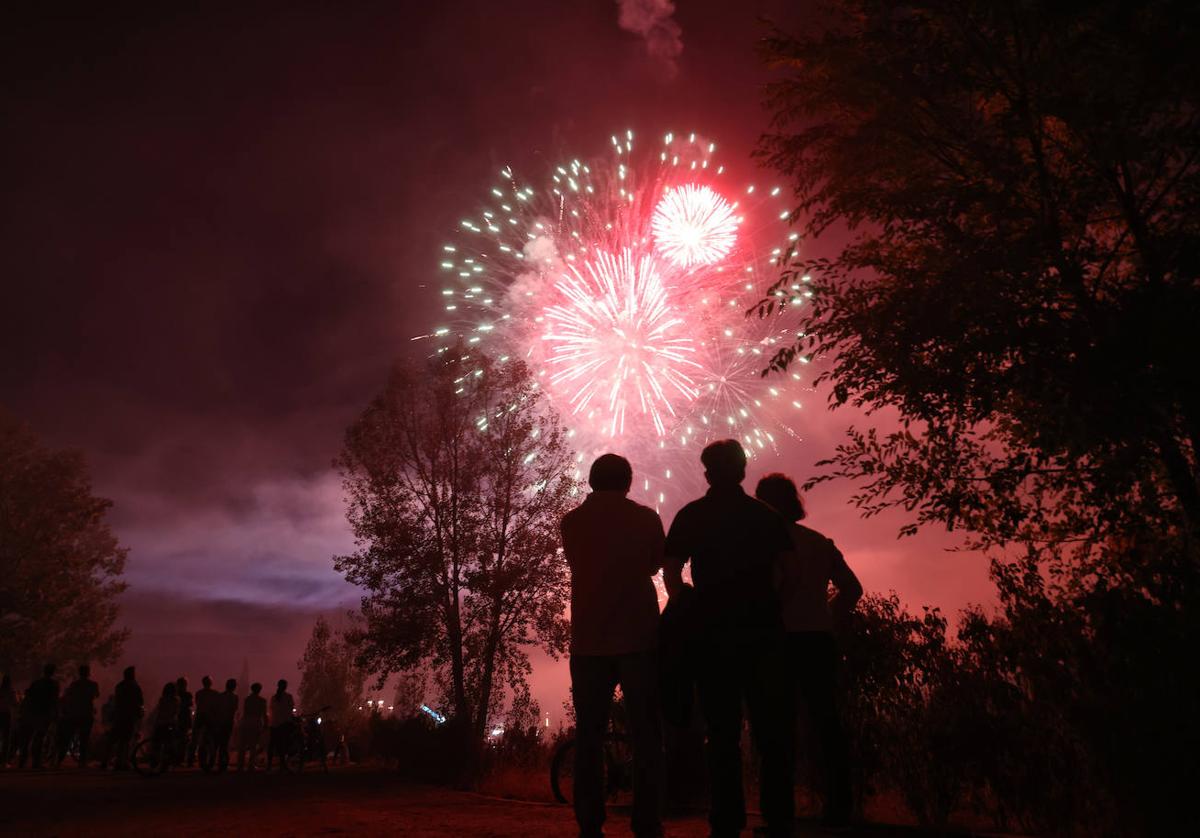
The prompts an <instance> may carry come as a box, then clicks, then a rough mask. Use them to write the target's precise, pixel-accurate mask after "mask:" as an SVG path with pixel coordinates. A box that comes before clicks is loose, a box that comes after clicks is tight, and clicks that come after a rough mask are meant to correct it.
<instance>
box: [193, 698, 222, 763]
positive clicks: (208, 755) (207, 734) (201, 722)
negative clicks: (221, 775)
mask: <svg viewBox="0 0 1200 838" xmlns="http://www.w3.org/2000/svg"><path fill="white" fill-rule="evenodd" d="M217 697H218V693H217V691H216V690H214V689H213V688H212V678H209V677H208V676H207V675H205V676H204V677H203V678H201V679H200V689H198V690H196V715H195V717H194V718H193V719H192V738H191V742H190V743H189V745H188V753H187V764H188V767H189V768H190V767H191V766H192V764H193V763H194V762H195V759H196V752H197V751H199V752H200V762H201V764H202V765H204V766H206V770H207V767H211V765H212V759H213V757H214V756H215V753H214V750H215V749H214V748H213V742H214V732H215V731H214V730H213V719H214V718H215V717H216V713H217Z"/></svg>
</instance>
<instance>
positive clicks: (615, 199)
mask: <svg viewBox="0 0 1200 838" xmlns="http://www.w3.org/2000/svg"><path fill="white" fill-rule="evenodd" d="M612 145H613V149H612V151H613V154H612V156H611V157H608V158H603V159H598V160H579V159H574V160H569V161H566V162H564V163H563V164H561V165H559V166H557V167H555V168H554V169H553V170H552V171H551V172H550V176H549V179H548V181H547V183H546V184H545V185H544V186H543V187H541V188H535V187H534V186H531V185H529V184H527V183H525V182H522V181H521V180H519V179H518V178H517V176H516V175H515V174H514V172H513V171H512V170H511V169H504V170H503V171H501V173H500V177H501V180H500V182H499V183H498V184H497V185H496V186H495V187H494V188H493V189H492V190H491V194H492V200H491V201H489V203H488V205H487V206H485V207H483V208H481V209H480V210H479V211H477V212H476V213H474V214H473V215H471V216H468V217H465V218H463V219H462V221H461V222H460V225H459V233H458V235H457V236H455V237H454V239H452V241H451V242H449V243H447V244H446V245H445V246H444V248H443V252H442V259H441V269H442V271H443V273H444V274H445V275H446V279H447V281H446V282H445V284H444V285H443V287H442V290H441V294H442V297H443V305H444V317H445V320H444V325H441V326H439V327H437V328H436V329H435V330H434V331H433V332H432V333H431V334H430V335H429V336H428V337H432V338H435V339H436V340H437V341H438V343H439V351H445V349H446V348H447V347H448V346H449V345H450V344H451V342H452V341H454V340H460V339H461V340H465V341H466V342H467V343H468V344H475V345H481V346H486V347H489V348H490V349H491V351H493V352H494V353H495V354H497V355H499V356H501V357H507V356H514V357H520V358H523V359H525V360H526V361H527V362H528V363H529V364H530V366H531V368H532V369H533V370H534V372H535V374H536V375H537V376H538V377H539V380H540V381H541V382H542V386H543V388H544V390H545V392H546V394H547V396H548V399H549V401H550V403H551V404H552V405H553V406H554V407H555V408H557V409H558V411H559V412H560V413H561V414H562V415H563V416H564V418H565V421H566V423H567V425H568V427H569V428H570V433H571V435H572V439H573V441H574V443H575V445H576V449H577V450H578V451H579V455H578V456H579V462H580V464H581V466H582V465H583V463H584V462H585V461H586V460H587V459H588V458H589V457H591V456H593V455H595V454H596V453H599V452H601V451H604V450H612V449H615V450H619V451H621V452H622V453H625V454H626V455H627V456H629V457H630V459H631V460H633V462H634V464H635V467H637V468H638V470H639V473H640V474H641V475H642V480H641V481H640V482H641V486H640V488H641V490H642V491H641V492H640V493H639V494H641V496H642V497H643V498H644V499H645V500H648V501H650V502H652V503H655V504H662V503H664V502H666V498H667V495H668V493H670V492H671V489H670V486H671V485H673V484H675V483H678V482H679V475H680V474H681V473H685V472H686V473H690V472H694V471H696V469H695V468H694V462H695V457H696V454H697V450H698V447H699V445H702V444H703V443H705V442H707V441H710V440H711V439H715V438H720V437H735V438H737V439H739V440H741V441H742V443H743V445H744V446H745V447H746V448H747V450H748V452H750V453H751V455H755V454H766V453H769V452H771V451H774V450H775V449H776V446H777V443H779V442H780V441H781V437H782V436H789V435H790V436H795V431H794V430H793V428H792V421H793V418H794V416H795V415H796V410H797V409H798V408H799V406H800V401H799V395H798V392H797V391H798V390H799V387H800V384H799V375H798V373H790V374H789V377H783V378H772V379H770V380H764V379H763V378H762V377H761V375H760V373H761V371H762V368H763V367H764V366H765V364H766V361H767V359H769V357H770V356H771V354H773V352H774V351H775V349H776V348H777V347H778V346H780V345H784V344H786V343H788V342H790V341H791V340H792V339H793V338H794V336H795V332H794V328H795V327H794V325H793V324H792V323H791V318H790V317H788V313H789V311H790V309H791V308H794V307H795V306H797V305H803V304H804V303H805V301H806V297H807V288H806V287H805V286H803V285H798V286H796V287H794V288H793V289H791V290H790V291H789V292H788V293H787V294H786V295H781V297H780V299H779V301H778V305H777V306H776V308H775V311H774V312H773V313H772V314H771V315H770V316H768V317H766V318H762V319H759V318H747V317H745V314H744V313H745V311H746V310H747V309H748V308H750V307H751V306H752V305H754V304H755V303H756V302H757V300H758V299H759V297H760V293H761V290H762V288H763V287H764V286H766V285H768V284H769V283H770V281H771V280H772V279H773V277H774V276H775V275H776V273H775V269H776V267H777V265H778V263H779V262H780V260H781V259H786V258H788V257H789V256H790V255H791V254H792V253H794V251H795V247H796V244H797V240H798V236H797V235H796V234H795V233H789V231H788V230H787V227H786V224H785V222H784V220H783V219H784V218H786V216H787V214H788V213H787V207H786V206H784V204H783V201H782V199H781V198H780V197H779V194H780V190H779V189H778V188H765V189H762V188H757V187H756V186H754V185H744V186H741V187H738V186H735V185H733V184H732V183H730V182H729V175H727V174H726V173H725V168H724V167H723V166H721V165H718V164H717V163H716V162H715V160H714V156H713V155H714V151H715V146H714V145H713V144H712V143H710V142H707V141H705V140H702V139H698V138H697V137H696V135H694V134H693V135H690V136H686V137H685V136H676V135H674V134H667V135H666V136H665V137H664V138H663V143H662V146H661V147H659V148H657V149H654V148H653V147H651V148H649V149H645V150H638V149H636V148H635V145H634V142H633V134H632V132H626V134H624V135H621V136H614V137H613V138H612ZM684 462H686V463H687V464H688V468H686V469H681V468H680V466H681V465H683V464H684ZM673 475H674V476H673ZM680 488H682V487H680ZM694 488H695V486H693V485H688V486H687V489H688V490H692V489H694Z"/></svg>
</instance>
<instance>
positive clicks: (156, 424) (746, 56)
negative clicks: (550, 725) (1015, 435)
mask: <svg viewBox="0 0 1200 838" xmlns="http://www.w3.org/2000/svg"><path fill="white" fill-rule="evenodd" d="M159 5H160V6H162V7H163V8H160V9H157V10H151V11H149V12H147V13H139V15H138V16H131V15H128V14H123V13H120V12H118V11H115V10H114V8H113V7H110V6H104V7H101V8H97V9H96V10H95V11H94V12H92V14H94V15H95V16H94V17H78V16H63V17H55V18H51V17H41V18H38V19H24V20H18V19H14V18H12V17H10V15H11V14H12V13H11V12H6V13H5V19H4V20H3V22H2V23H0V39H2V41H3V49H2V50H0V62H2V66H3V73H4V82H3V85H2V89H0V96H2V97H3V109H4V120H3V121H4V126H5V127H4V130H3V132H0V142H2V143H3V145H4V148H3V157H2V161H0V166H2V167H3V190H4V201H3V207H2V209H0V213H2V215H0V266H2V267H0V277H2V281H3V300H2V302H0V353H2V355H3V358H4V362H3V364H2V365H0V404H3V405H4V406H6V407H7V408H8V409H9V410H11V411H13V412H14V413H16V415H17V416H19V417H21V418H23V419H25V420H27V421H28V422H30V423H31V424H32V425H33V427H34V428H35V430H36V431H37V432H38V433H40V434H41V435H42V436H43V437H44V438H45V439H46V440H48V441H49V442H51V443H52V444H54V445H58V446H70V447H76V448H80V449H82V450H83V451H85V452H86V454H87V456H88V459H89V462H90V464H91V467H92V470H93V475H94V478H95V484H96V488H97V491H98V492H99V493H100V494H102V495H104V496H106V497H110V498H112V499H113V500H114V502H115V504H116V506H115V509H114V513H113V516H112V523H113V525H114V528H115V529H116V531H117V533H118V534H119V536H120V537H121V539H122V541H123V543H124V544H125V545H127V546H128V547H130V548H131V556H130V561H129V564H128V568H127V579H128V581H129V583H130V590H129V592H128V594H127V595H126V597H125V612H124V618H123V619H124V622H125V623H126V624H127V625H128V626H130V628H132V629H133V631H134V635H133V637H132V639H131V641H130V643H129V644H128V647H127V653H126V655H125V658H126V659H127V660H128V661H129V662H135V663H138V664H139V666H140V668H141V669H142V670H143V672H144V675H145V678H146V679H147V680H151V681H153V680H156V679H157V680H159V681H161V680H166V678H168V677H173V676H174V675H176V674H179V673H181V672H185V673H187V674H188V675H189V677H191V678H192V679H193V680H198V678H199V676H200V675H201V674H204V673H205V672H208V673H209V674H212V675H213V676H214V677H215V678H225V677H228V676H237V675H238V674H239V673H240V671H241V668H242V662H243V659H246V660H247V661H248V664H249V668H250V674H251V675H252V676H253V677H254V678H255V679H257V680H262V681H264V682H267V681H273V680H274V679H275V678H276V677H279V676H280V675H283V676H286V677H295V661H296V658H297V657H298V656H299V654H300V651H301V649H302V648H303V645H304V642H305V640H306V639H307V633H308V629H309V627H310V625H311V621H312V619H313V616H314V615H315V614H316V613H317V612H326V613H335V614H336V613H342V612H344V611H345V610H346V609H347V608H350V607H353V605H354V604H355V603H356V602H357V597H358V594H357V592H356V591H355V590H354V589H353V588H351V587H350V586H348V585H347V584H346V583H345V582H344V581H342V580H341V579H340V578H339V577H338V576H337V575H336V574H335V573H334V571H333V569H332V563H331V556H333V555H334V554H336V553H339V552H343V551H346V550H348V549H350V547H351V539H350V536H349V534H348V531H347V528H346V525H345V522H344V517H343V506H342V503H341V490H340V486H339V483H338V478H337V476H336V474H334V473H333V472H332V470H331V468H330V461H331V459H332V458H333V457H334V456H335V454H336V453H337V450H338V448H339V445H340V439H341V434H342V431H343V429H344V428H345V426H346V425H347V423H348V422H349V421H350V420H351V419H352V418H353V417H354V416H355V414H356V413H357V412H358V411H359V410H361V409H362V407H363V406H364V405H365V404H366V402H367V400H368V399H369V398H370V397H371V396H372V395H373V393H374V392H375V391H376V390H377V388H378V387H379V386H380V385H381V383H382V380H383V377H384V375H385V373H386V370H387V367H388V364H389V362H390V361H391V360H392V359H394V358H396V357H398V356H401V355H404V354H406V353H414V354H415V353H419V352H420V351H421V344H419V343H415V344H414V343H412V342H411V341H410V338H411V337H412V336H414V335H417V334H421V333H423V332H426V331H428V329H429V326H430V325H431V323H432V322H433V320H434V318H435V317H436V307H437V305H438V303H439V300H438V298H437V294H436V292H435V290H433V287H432V286H428V285H427V283H430V282H435V281H436V279H435V269H436V264H437V257H438V247H439V245H440V244H441V243H442V241H443V237H444V235H445V233H446V231H449V230H450V229H452V228H453V226H454V225H455V224H456V222H457V219H458V218H459V217H461V215H462V213H463V212H464V211H465V210H470V209H471V208H472V207H474V206H476V205H477V204H478V202H479V200H480V199H481V198H482V197H483V194H484V193H485V191H486V189H487V187H488V186H489V185H490V182H491V178H492V176H493V174H494V172H495V171H496V170H497V169H498V168H499V167H500V166H502V165H506V164H511V165H512V166H513V167H514V168H515V169H516V170H518V171H521V172H524V173H526V175H527V176H529V177H531V178H538V177H541V176H542V174H543V173H544V172H545V171H546V169H547V168H548V167H549V166H550V164H551V163H556V162H558V160H559V159H560V157H562V156H563V155H564V154H570V155H571V156H585V155H598V154H603V153H605V151H606V144H607V142H608V137H609V135H610V134H612V133H613V132H614V131H617V130H623V129H625V128H627V127H628V128H633V129H634V130H635V131H639V132H644V133H651V134H659V133H661V132H663V131H666V130H670V129H674V130H677V131H692V130H695V131H701V132H704V133H705V134H706V135H710V136H712V137H714V138H715V139H716V140H717V141H718V142H719V143H720V145H721V148H722V158H723V159H725V160H731V159H740V160H742V161H745V160H746V158H747V156H748V153H749V151H750V149H751V148H752V147H753V145H754V142H755V140H756V138H757V137H758V135H759V134H760V133H761V132H762V131H763V130H764V129H765V127H766V114H765V112H764V111H763V110H762V107H761V104H760V100H761V96H760V86H761V84H762V83H763V82H764V81H765V80H766V79H767V78H769V75H768V71H767V70H766V69H765V68H763V67H761V66H760V64H759V63H758V61H757V58H756V55H755V45H756V41H757V39H758V38H760V37H761V36H762V34H763V33H764V32H765V27H764V24H763V23H762V22H761V19H762V18H768V19H772V20H775V21H778V22H780V23H783V24H785V25H787V26H790V27H795V26H803V25H806V21H805V20H804V19H803V17H798V16H797V14H796V13H795V12H794V11H791V9H792V7H793V5H794V4H791V3H786V2H762V1H760V2H755V1H754V0H746V1H745V2H738V3H730V2H708V3H703V2H689V0H680V2H679V3H678V6H679V8H678V10H677V11H676V13H675V15H674V18H673V24H672V22H671V21H670V20H668V21H665V22H660V23H659V25H658V27H657V28H656V29H654V30H653V31H651V32H650V34H649V35H648V36H647V37H645V38H643V37H642V36H640V35H639V34H637V33H636V32H632V31H627V30H626V29H622V28H621V26H619V25H618V23H619V21H618V6H617V4H616V3H614V2H612V0H588V2H584V0H579V2H570V3H564V2H561V0H555V2H530V0H522V2H514V3H495V2H471V3H466V2H448V3H428V4H396V3H389V4H378V5H372V4H353V8H348V6H349V5H351V4H336V3H327V4H306V5H305V6H304V7H303V8H301V7H300V6H299V4H288V5H287V6H282V5H281V6H279V7H270V6H258V7H257V9H256V10H248V9H239V10H231V11H226V12H222V11H215V10H213V9H206V10H204V12H203V14H202V16H201V15H199V14H197V16H194V17H190V16H185V15H184V14H183V13H179V12H176V11H173V10H170V9H169V8H166V7H168V6H170V5H172V4H159ZM674 27H677V28H674ZM680 47H681V48H682V49H681V51H680V49H679V48H680ZM676 52H678V55H677V56H676V57H675V58H672V57H671V56H672V54H674V53H676ZM742 165H747V166H748V165H749V164H748V163H746V162H743V163H742ZM764 177H767V176H766V175H764ZM819 246H820V245H819V244H818V245H817V247H818V248H819ZM810 252H811V251H810ZM823 401H824V396H823V394H820V393H815V394H810V396H809V398H808V401H807V403H806V409H807V410H808V412H807V415H806V417H805V419H804V421H803V422H802V423H801V424H800V426H799V428H800V431H801V435H802V436H803V437H804V441H803V442H802V443H801V444H799V445H797V446H796V447H795V449H794V450H793V451H789V452H788V456H787V457H786V458H784V459H781V460H780V461H778V462H774V463H771V464H769V465H770V467H772V468H779V469H783V470H786V471H790V472H792V473H794V474H795V475H797V476H798V477H803V476H805V475H806V474H807V473H808V472H809V470H810V469H811V466H812V463H813V462H815V461H816V460H818V459H820V458H821V457H822V456H825V455H827V454H828V453H829V452H830V450H831V448H832V446H833V445H834V444H835V443H836V441H837V439H838V437H839V435H840V433H841V432H842V430H843V429H844V428H845V427H846V426H847V425H849V424H851V423H852V422H853V421H854V420H856V419H860V418H861V417H857V416H855V415H853V414H852V413H850V412H849V411H843V412H841V413H836V414H829V413H827V412H825V411H824V409H823V406H822V405H823ZM751 476H752V478H753V477H756V476H757V475H756V474H754V473H752V475H751ZM849 493H850V487H849V486H844V485H839V486H836V487H833V488H828V489H823V490H821V491H819V492H816V493H814V494H813V495H812V496H811V497H810V499H809V500H810V511H811V513H812V520H811V523H812V525H813V526H815V527H817V528H818V529H821V530H823V531H825V532H826V533H827V534H828V535H830V536H831V537H833V538H834V539H835V540H836V541H837V542H838V543H839V545H840V546H841V547H842V548H843V550H844V552H845V553H846V555H847V557H848V559H849V561H850V562H851V565H852V566H853V567H855V568H856V569H857V570H858V571H859V574H860V576H861V577H862V579H863V582H864V584H865V585H866V587H867V588H868V590H884V591H886V590H887V589H889V588H895V589H896V590H897V591H899V592H900V594H901V595H902V597H903V598H904V599H905V600H906V601H908V602H910V603H911V604H914V605H919V604H922V603H931V604H938V605H941V606H942V607H943V608H945V609H948V610H953V609H955V608H957V607H960V606H961V605H963V604H964V603H965V602H967V601H980V600H986V599H987V598H988V583H987V581H986V568H985V566H984V564H983V562H982V560H981V559H979V558H978V557H977V556H972V555H969V554H968V555H955V554H948V553H945V552H943V551H942V548H943V547H945V546H948V545H952V544H954V543H955V541H954V539H952V538H950V537H948V536H946V534H944V533H925V534H922V535H920V536H918V537H917V538H915V539H907V540H904V541H899V542H898V541H896V539H895V532H896V528H897V526H898V525H899V523H901V522H902V519H900V518H898V517H887V518H884V519H880V520H872V521H869V522H860V521H859V520H858V519H857V514H856V512H855V511H854V510H852V509H850V508H848V507H847V506H846V497H847V496H848V495H849ZM565 681H566V676H565V669H564V668H563V667H562V666H557V665H556V666H548V665H540V666H539V667H538V669H537V671H536V672H535V688H536V694H538V695H539V696H540V697H541V698H542V703H543V707H545V708H546V709H549V710H551V711H557V709H558V707H559V706H560V703H561V700H562V695H561V693H562V691H563V689H564V685H565ZM110 685H111V680H110V681H109V684H105V685H103V686H104V687H105V688H106V689H107V688H108V686H110Z"/></svg>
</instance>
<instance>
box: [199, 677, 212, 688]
mask: <svg viewBox="0 0 1200 838" xmlns="http://www.w3.org/2000/svg"><path fill="white" fill-rule="evenodd" d="M200 683H201V684H203V685H204V689H206V690H209V689H212V678H209V677H208V676H207V675H205V676H204V677H203V678H201V679H200Z"/></svg>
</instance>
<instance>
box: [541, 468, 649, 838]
mask: <svg viewBox="0 0 1200 838" xmlns="http://www.w3.org/2000/svg"><path fill="white" fill-rule="evenodd" d="M632 481H633V469H632V468H631V467H630V465H629V461H628V460H626V459H625V458H624V457H621V456H618V455H616V454H604V455H603V456H601V457H598V458H597V459H596V461H595V462H594V463H592V467H591V470H590V472H589V475H588V483H589V484H590V485H591V487H592V491H591V493H590V494H589V495H588V496H587V498H586V499H585V500H584V502H583V503H582V504H580V505H579V506H578V507H577V508H575V509H574V510H572V511H571V512H568V513H567V514H566V515H565V516H563V520H562V543H563V553H564V555H565V557H566V560H567V564H568V565H569V566H570V568H571V659H570V669H571V694H572V698H573V700H574V702H575V716H576V734H575V737H576V738H575V792H574V798H575V819H576V821H577V823H578V824H579V832H580V835H581V836H583V838H592V836H599V835H603V834H604V833H603V832H602V828H603V825H604V821H605V810H604V798H605V796H606V795H605V789H604V778H603V759H604V737H605V734H606V733H607V730H608V722H609V715H610V713H611V710H612V699H613V691H614V690H615V689H616V687H617V685H618V684H619V685H620V686H621V692H622V694H623V695H624V697H625V711H626V715H627V717H628V719H629V728H630V731H629V732H630V736H631V738H632V744H633V761H634V768H633V771H634V778H633V780H634V784H633V818H632V827H633V833H634V835H637V836H657V835H661V834H662V821H661V795H662V767H663V742H662V723H661V721H660V718H659V714H658V693H657V677H658V670H657V660H656V654H655V647H656V645H657V628H658V594H657V591H656V590H655V588H654V581H653V577H654V574H656V573H657V572H658V570H659V568H660V567H662V561H663V542H664V538H663V525H662V521H661V520H660V519H659V517H658V513H657V512H655V511H654V510H653V509H649V508H647V507H645V506H642V505H641V504H638V503H635V502H634V501H632V500H630V499H629V498H627V497H626V495H627V494H628V492H629V487H630V485H631V484H632Z"/></svg>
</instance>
